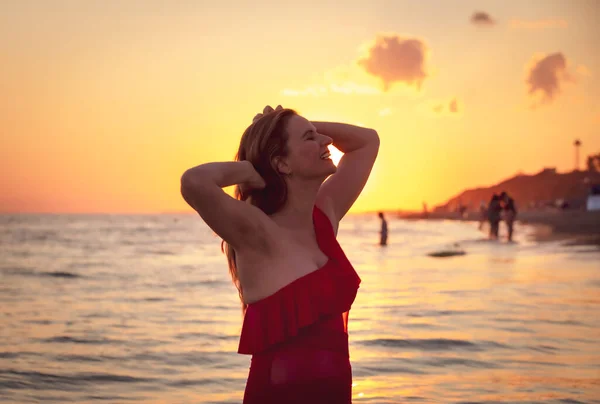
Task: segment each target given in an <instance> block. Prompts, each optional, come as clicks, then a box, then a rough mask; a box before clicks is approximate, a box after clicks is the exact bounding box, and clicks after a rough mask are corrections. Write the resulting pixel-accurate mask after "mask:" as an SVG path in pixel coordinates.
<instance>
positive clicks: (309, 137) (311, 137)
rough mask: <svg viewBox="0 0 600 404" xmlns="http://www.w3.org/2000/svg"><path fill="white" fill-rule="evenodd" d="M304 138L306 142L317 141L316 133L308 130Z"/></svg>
mask: <svg viewBox="0 0 600 404" xmlns="http://www.w3.org/2000/svg"><path fill="white" fill-rule="evenodd" d="M303 137H304V138H305V140H315V131H313V130H307V131H306V132H304V135H303Z"/></svg>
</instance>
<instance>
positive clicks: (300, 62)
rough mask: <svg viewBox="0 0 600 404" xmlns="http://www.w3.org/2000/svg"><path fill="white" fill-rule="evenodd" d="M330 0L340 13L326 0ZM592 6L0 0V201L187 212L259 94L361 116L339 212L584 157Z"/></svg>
mask: <svg viewBox="0 0 600 404" xmlns="http://www.w3.org/2000/svg"><path fill="white" fill-rule="evenodd" d="M342 4H343V5H342ZM599 17H600V1H596V0H564V1H554V0H527V1H517V0H498V1H493V0H488V1H470V0H461V1H446V0H438V1H433V0H426V1H419V2H417V1H412V0H411V1H401V0H395V1H377V0H375V1H353V0H347V1H344V2H337V1H336V2H333V1H322V0H319V1H316V0H315V1H313V0H310V1H294V2H291V1H290V2H286V1H277V2H269V1H260V0H259V1H251V2H250V1H242V0H239V1H228V0H223V1H212V2H207V1H191V0H182V1H175V2H167V1H154V0H143V1H142V0H128V1H117V0H114V1H111V0H102V1H100V0H89V1H78V0H77V1H76V0H73V1H62V0H57V1H42V0H40V1H29V0H21V1H3V2H1V3H0V66H1V72H2V74H0V94H1V98H0V131H1V135H0V172H1V173H2V175H1V176H0V186H1V190H2V192H1V194H0V212H119V213H129V212H140V213H146V212H148V213H149V212H172V211H188V210H189V208H188V206H187V205H186V204H185V202H184V201H183V199H182V198H181V196H180V193H179V179H180V176H181V174H182V173H183V171H184V170H185V169H187V168H189V167H192V166H195V165H198V164H201V163H204V162H209V161H224V160H231V159H232V158H233V155H234V153H235V151H236V150H237V145H238V143H239V138H240V136H241V134H242V132H243V130H244V129H245V128H246V127H247V126H248V124H249V123H250V122H251V120H252V117H253V116H254V115H255V114H256V113H257V112H260V110H262V108H263V106H264V105H266V104H271V105H277V104H282V105H283V106H284V107H289V108H293V109H295V110H297V111H298V112H299V113H300V114H302V115H303V116H305V117H306V118H308V119H313V120H330V121H341V122H349V123H354V124H360V125H365V126H369V127H373V128H375V129H376V130H377V131H378V132H379V135H380V138H381V149H380V154H379V158H378V160H377V162H376V165H375V168H374V171H373V174H372V176H371V179H370V180H369V183H368V184H367V186H366V188H365V191H364V192H363V195H361V197H360V198H359V200H358V201H357V203H356V204H355V206H354V207H353V211H354V212H361V211H371V210H377V209H386V210H388V209H420V208H421V204H422V202H423V201H425V202H427V203H428V204H429V206H433V205H436V204H439V203H442V202H444V201H446V200H447V199H448V198H450V197H451V196H453V195H455V194H456V193H458V192H460V191H461V190H462V189H464V188H469V187H476V186H484V185H491V184H494V183H496V182H498V181H500V180H502V179H505V178H507V177H510V176H512V175H514V174H515V173H517V172H525V173H535V172H537V171H539V170H541V169H542V168H543V167H557V169H558V170H559V171H568V170H572V169H573V168H574V150H573V146H572V144H573V141H574V139H576V138H579V139H580V140H581V141H582V148H581V154H582V167H583V163H584V161H585V156H587V155H588V154H591V153H598V152H600V96H599V94H600V28H599V27H600V24H599V22H598V21H599Z"/></svg>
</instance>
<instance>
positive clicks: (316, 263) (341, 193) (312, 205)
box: [181, 106, 379, 404]
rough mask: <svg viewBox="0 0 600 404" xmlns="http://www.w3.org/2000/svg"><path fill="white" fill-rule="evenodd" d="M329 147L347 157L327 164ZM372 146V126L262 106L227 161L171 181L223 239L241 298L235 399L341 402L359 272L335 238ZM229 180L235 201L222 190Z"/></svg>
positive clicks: (346, 398) (375, 144)
mask: <svg viewBox="0 0 600 404" xmlns="http://www.w3.org/2000/svg"><path fill="white" fill-rule="evenodd" d="M332 143H333V145H334V146H336V147H337V148H338V149H339V150H340V151H342V152H343V153H345V154H344V156H343V157H342V159H341V160H340V162H339V164H338V167H337V168H336V166H335V165H334V164H333V162H332V161H331V158H330V154H329V150H328V146H329V145H331V144H332ZM378 150H379V137H378V135H377V133H376V132H375V131H374V130H372V129H365V128H360V127H356V126H352V125H346V124H340V123H326V122H310V121H308V120H306V119H305V118H303V117H301V116H299V115H298V114H296V113H295V112H294V111H292V110H290V109H283V108H281V106H278V107H277V108H276V109H275V110H273V108H271V107H270V106H267V107H265V108H264V110H263V113H262V114H258V115H257V116H256V117H255V118H254V122H253V123H252V124H251V125H250V126H249V127H248V128H247V129H246V131H245V132H244V134H243V135H242V139H241V141H240V146H239V150H238V153H237V155H236V161H234V162H218V163H208V164H202V165H200V166H197V167H194V168H191V169H189V170H187V171H186V172H185V173H184V174H183V176H182V177H181V193H182V195H183V197H184V199H185V200H186V202H187V203H189V204H190V206H192V207H193V208H194V209H195V210H196V211H197V212H198V213H199V214H200V216H201V217H202V219H203V220H204V221H205V222H206V223H207V224H208V225H209V226H210V227H211V228H212V229H213V230H214V231H215V232H216V233H217V234H218V235H219V236H221V237H222V238H223V244H224V250H225V252H226V253H227V259H228V263H229V270H230V273H231V276H232V279H233V282H234V284H235V285H236V287H237V289H238V291H239V295H240V299H241V300H242V305H243V308H244V313H245V314H244V323H243V326H242V333H241V337H240V343H239V348H238V352H239V353H241V354H251V355H252V361H251V365H250V372H249V375H248V381H247V383H246V390H245V392H244V403H250V404H252V403H307V402H310V403H311V404H316V403H350V402H351V390H352V389H351V385H352V371H351V367H350V361H349V355H348V334H347V324H348V323H347V321H348V311H349V310H350V306H351V305H352V303H353V301H354V298H355V297H356V293H357V290H358V287H359V284H360V278H359V277H358V275H357V274H356V272H355V271H354V269H353V268H352V265H351V264H350V262H349V261H348V259H347V258H346V256H345V255H344V252H343V251H342V249H341V248H340V246H339V244H338V243H337V241H336V234H337V229H338V225H339V222H340V220H341V219H342V218H343V217H344V215H345V214H346V212H348V210H349V209H350V207H351V206H352V204H353V203H354V201H355V200H356V198H357V197H358V196H359V194H360V192H361V191H362V189H363V187H364V185H365V183H366V182H367V179H368V177H369V174H370V172H371V168H372V167H373V163H374V162H375V158H376V157H377V153H378ZM328 177H329V178H328ZM326 179H327V180H326ZM325 180H326V181H325ZM231 185H237V187H236V192H235V198H231V197H230V196H228V195H227V194H226V193H225V192H223V191H222V189H221V188H223V187H227V186H231Z"/></svg>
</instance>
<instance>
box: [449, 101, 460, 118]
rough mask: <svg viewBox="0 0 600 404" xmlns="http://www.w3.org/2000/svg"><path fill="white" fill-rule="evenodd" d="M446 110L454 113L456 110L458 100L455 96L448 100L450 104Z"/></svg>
mask: <svg viewBox="0 0 600 404" xmlns="http://www.w3.org/2000/svg"><path fill="white" fill-rule="evenodd" d="M448 110H449V111H450V112H452V113H453V114H456V113H457V112H458V102H457V101H456V98H454V99H453V100H452V101H450V105H448Z"/></svg>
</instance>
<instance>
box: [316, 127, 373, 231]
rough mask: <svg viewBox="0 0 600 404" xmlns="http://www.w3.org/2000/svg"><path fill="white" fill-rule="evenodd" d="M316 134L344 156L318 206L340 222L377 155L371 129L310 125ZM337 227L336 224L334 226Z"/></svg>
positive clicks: (320, 194) (319, 196)
mask: <svg viewBox="0 0 600 404" xmlns="http://www.w3.org/2000/svg"><path fill="white" fill-rule="evenodd" d="M312 124H313V125H314V126H315V128H316V129H317V132H319V133H321V134H323V135H326V136H329V137H330V138H331V139H332V140H333V145H334V146H335V147H336V148H338V149H339V150H340V151H341V152H342V153H344V156H343V157H342V158H341V160H340V162H339V164H338V167H337V171H336V173H335V174H333V175H331V176H330V177H329V178H328V179H327V181H325V182H324V183H323V185H321V188H320V190H319V194H318V196H317V201H318V203H319V204H320V205H321V206H323V207H324V208H325V209H327V210H328V211H329V212H330V214H332V215H333V217H334V218H335V219H336V220H337V221H338V222H339V221H340V220H341V219H342V218H343V217H344V215H346V213H347V212H348V210H349V209H350V207H352V205H353V204H354V201H356V199H357V198H358V196H359V195H360V193H361V191H362V190H363V188H364V186H365V184H366V183H367V180H368V179H369V174H370V173H371V169H372V168H373V164H374V163H375V159H376V158H377V153H378V152H379V136H378V135H377V132H376V131H375V130H373V129H367V128H361V127H359V126H354V125H348V124H343V123H332V122H312ZM336 224H337V223H336Z"/></svg>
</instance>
